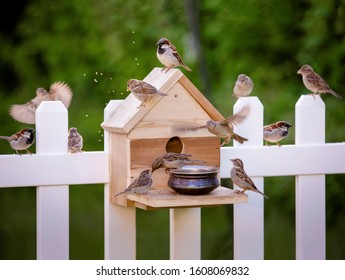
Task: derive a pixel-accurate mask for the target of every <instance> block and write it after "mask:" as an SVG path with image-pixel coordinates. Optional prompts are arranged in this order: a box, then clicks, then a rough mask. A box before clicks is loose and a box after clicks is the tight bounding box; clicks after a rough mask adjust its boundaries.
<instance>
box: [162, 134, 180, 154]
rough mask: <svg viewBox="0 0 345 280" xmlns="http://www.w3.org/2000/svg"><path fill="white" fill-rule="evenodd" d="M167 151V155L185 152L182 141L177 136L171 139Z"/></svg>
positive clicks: (166, 147)
mask: <svg viewBox="0 0 345 280" xmlns="http://www.w3.org/2000/svg"><path fill="white" fill-rule="evenodd" d="M165 150H166V152H167V153H181V152H182V150H183V142H182V140H181V139H180V138H179V137H177V136H174V137H172V138H170V139H169V140H168V142H167V144H166V146H165Z"/></svg>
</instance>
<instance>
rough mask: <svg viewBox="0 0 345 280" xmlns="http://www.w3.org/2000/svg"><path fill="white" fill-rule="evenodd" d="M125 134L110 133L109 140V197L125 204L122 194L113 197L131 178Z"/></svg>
mask: <svg viewBox="0 0 345 280" xmlns="http://www.w3.org/2000/svg"><path fill="white" fill-rule="evenodd" d="M129 144H130V143H129V140H128V138H127V135H125V134H120V133H112V135H111V140H110V155H111V158H110V186H111V188H110V192H111V194H110V198H111V201H112V202H114V203H116V204H119V205H123V206H126V205H127V200H126V197H125V196H124V195H120V196H117V197H114V195H115V194H117V193H119V192H121V191H123V190H124V189H126V188H127V187H128V185H129V184H130V183H131V181H132V180H134V179H135V178H132V177H131V173H130V162H129V161H130V150H129V147H130V145H129Z"/></svg>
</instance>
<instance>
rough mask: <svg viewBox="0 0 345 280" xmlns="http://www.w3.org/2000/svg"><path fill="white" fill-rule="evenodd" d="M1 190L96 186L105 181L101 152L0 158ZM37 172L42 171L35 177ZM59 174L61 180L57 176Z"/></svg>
mask: <svg viewBox="0 0 345 280" xmlns="http://www.w3.org/2000/svg"><path fill="white" fill-rule="evenodd" d="M0 166H1V172H3V174H4V176H2V177H1V180H0V188H1V187H26V186H49V185H73V184H97V183H106V182H108V181H109V172H108V169H109V156H108V154H107V153H105V152H83V153H75V154H67V153H66V154H41V153H40V154H33V155H23V156H20V157H19V156H18V155H3V156H0ZM37 170H44V172H41V173H40V176H37ZM62 174H63V176H61V175H62Z"/></svg>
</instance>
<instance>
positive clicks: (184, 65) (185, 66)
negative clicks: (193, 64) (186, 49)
mask: <svg viewBox="0 0 345 280" xmlns="http://www.w3.org/2000/svg"><path fill="white" fill-rule="evenodd" d="M181 65H182V66H183V68H184V69H186V70H187V71H189V72H192V69H190V68H189V67H188V66H187V65H186V64H184V63H181Z"/></svg>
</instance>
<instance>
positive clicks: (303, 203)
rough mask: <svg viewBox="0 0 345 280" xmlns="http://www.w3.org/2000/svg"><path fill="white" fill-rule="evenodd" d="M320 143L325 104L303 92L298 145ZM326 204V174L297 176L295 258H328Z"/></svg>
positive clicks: (300, 103) (297, 136) (300, 100)
mask: <svg viewBox="0 0 345 280" xmlns="http://www.w3.org/2000/svg"><path fill="white" fill-rule="evenodd" d="M319 143H325V103H324V102H323V101H322V99H321V98H320V97H319V96H316V97H315V98H314V97H313V96H311V95H302V96H301V97H300V99H299V100H298V102H297V103H296V145H304V144H307V145H308V144H319ZM315 164H318V163H317V162H316V163H315ZM325 204H326V202H325V175H300V176H296V259H298V260H300V259H305V260H306V259H313V260H323V259H325V257H326V217H325V213H326V205H325Z"/></svg>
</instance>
